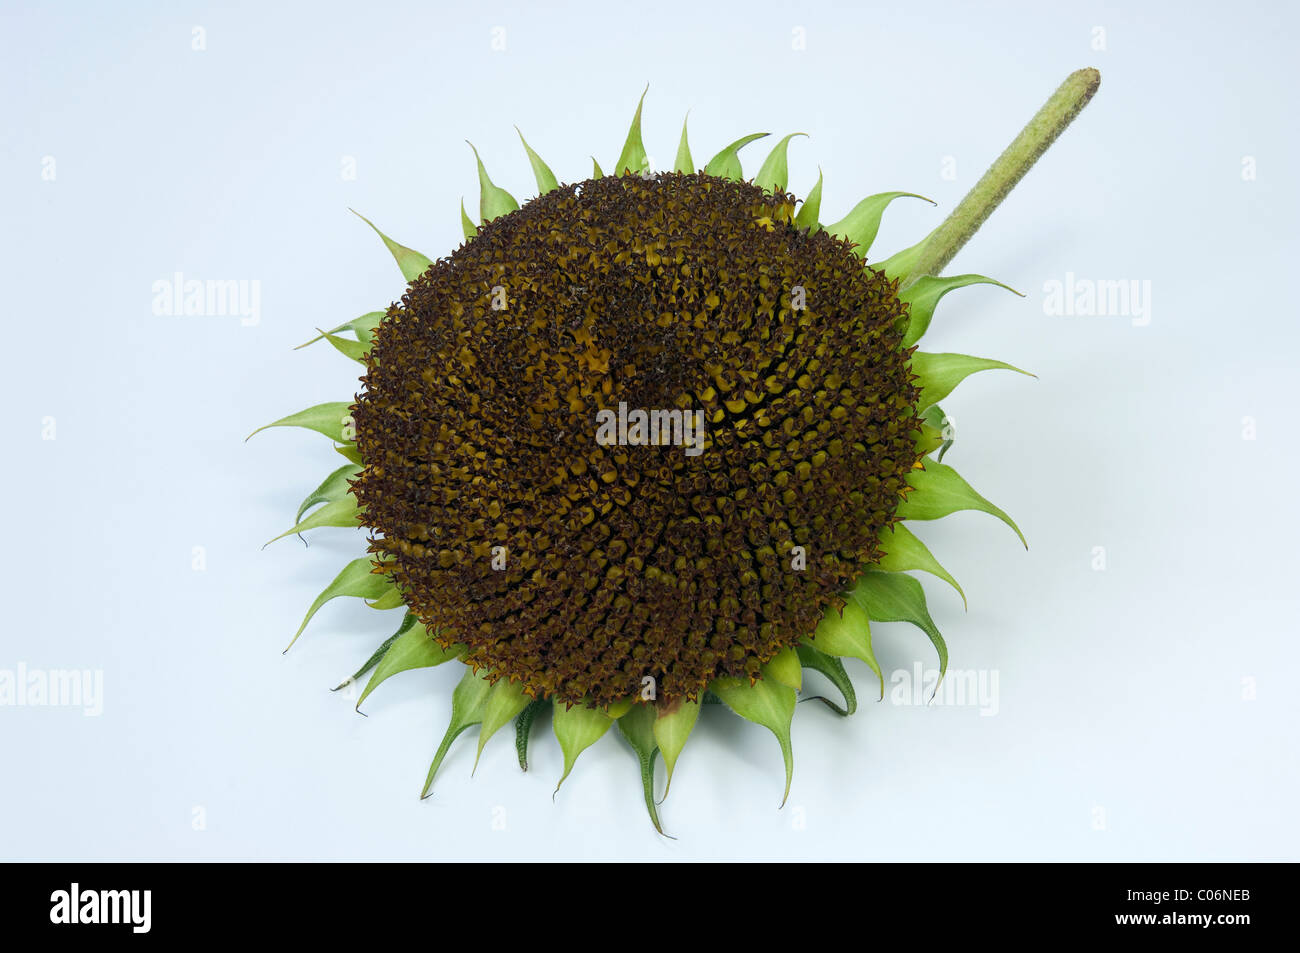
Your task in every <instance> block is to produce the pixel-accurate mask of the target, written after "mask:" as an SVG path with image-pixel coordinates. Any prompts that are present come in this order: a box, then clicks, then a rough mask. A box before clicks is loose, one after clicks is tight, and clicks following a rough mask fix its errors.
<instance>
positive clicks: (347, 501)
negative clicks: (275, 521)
mask: <svg viewBox="0 0 1300 953" xmlns="http://www.w3.org/2000/svg"><path fill="white" fill-rule="evenodd" d="M360 525H361V508H360V507H359V506H357V498H356V497H355V496H353V495H352V494H351V493H349V494H348V495H347V496H345V497H343V499H341V500H334V501H333V502H331V503H326V504H325V505H324V506H322V507H321V508H320V509H318V510H317V511H316V512H314V513H312V514H311V515H309V516H308V517H307V518H306V519H302V520H299V521H298V522H297V523H295V524H294V525H293V526H291V527H289V528H288V529H286V530H285V531H284V532H283V533H281V534H280V535H279V536H276V537H275V538H274V539H269V540H267V542H266V545H267V546H270V545H271V544H272V543H274V542H275V541H276V540H277V539H284V538H285V537H286V536H292V535H293V534H294V533H305V532H307V530H309V529H320V528H321V527H322V526H339V527H356V526H360Z"/></svg>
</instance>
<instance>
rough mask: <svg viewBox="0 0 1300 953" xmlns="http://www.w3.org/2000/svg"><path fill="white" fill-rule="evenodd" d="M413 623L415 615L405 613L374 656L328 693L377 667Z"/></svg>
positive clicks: (346, 685)
mask: <svg viewBox="0 0 1300 953" xmlns="http://www.w3.org/2000/svg"><path fill="white" fill-rule="evenodd" d="M415 622H416V618H415V615H414V614H413V613H410V612H408V613H406V615H405V616H403V617H402V624H401V625H399V626H398V627H397V631H396V632H394V633H393V634H392V635H390V636H389V637H388V638H386V639H384V641H383V642H382V643H380V645H379V648H377V649H375V651H374V654H373V655H371V656H370V658H368V659H367V660H366V662H365V664H364V665H362V666H361V667H360V668H359V669H357V670H356V671H355V672H353V673H352V675H351V676H349V677H348V678H347V679H345V680H344V681H342V682H340V683H339V684H338V685H335V686H334V687H333V688H331V689H330V691H332V692H337V691H339V690H340V689H344V688H347V687H348V685H350V684H351V683H353V682H355V681H356V680H357V679H358V678H360V677H361V676H362V675H364V674H366V672H368V671H370V670H371V669H372V668H374V667H375V666H376V665H378V664H379V660H380V659H382V658H383V657H384V653H385V652H387V651H388V649H389V646H391V645H392V644H393V643H394V642H396V641H397V640H398V638H399V637H400V636H401V635H402V633H404V632H405V631H406V630H407V629H409V628H410V627H411V626H413V625H415Z"/></svg>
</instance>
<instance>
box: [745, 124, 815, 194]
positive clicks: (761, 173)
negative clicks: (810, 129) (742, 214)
mask: <svg viewBox="0 0 1300 953" xmlns="http://www.w3.org/2000/svg"><path fill="white" fill-rule="evenodd" d="M795 136H805V137H806V136H807V133H804V132H792V133H790V135H788V136H786V137H785V138H784V139H782V140H781V141H780V142H778V143H777V144H776V146H775V148H773V149H772V151H771V152H770V153H768V156H767V158H766V159H764V160H763V164H762V166H760V167H759V170H758V175H756V176H754V184H755V185H757V186H758V187H759V188H760V189H767V190H768V191H769V192H775V191H777V190H778V189H779V190H781V191H785V186H786V182H787V181H788V180H789V178H790V168H789V164H788V161H787V157H786V153H787V151H788V150H789V148H790V140H791V139H793V138H794V137H795Z"/></svg>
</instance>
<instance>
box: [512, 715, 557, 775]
mask: <svg viewBox="0 0 1300 953" xmlns="http://www.w3.org/2000/svg"><path fill="white" fill-rule="evenodd" d="M550 705H551V703H550V701H549V700H548V699H545V698H534V699H533V700H532V701H531V702H529V703H528V707H527V708H525V709H524V710H523V711H521V712H520V713H519V717H518V718H516V719H515V753H516V754H518V755H519V770H520V771H527V770H528V739H529V737H530V736H531V733H532V730H533V722H534V721H536V720H537V715H538V713H539V712H541V710H542V709H543V708H549V707H550Z"/></svg>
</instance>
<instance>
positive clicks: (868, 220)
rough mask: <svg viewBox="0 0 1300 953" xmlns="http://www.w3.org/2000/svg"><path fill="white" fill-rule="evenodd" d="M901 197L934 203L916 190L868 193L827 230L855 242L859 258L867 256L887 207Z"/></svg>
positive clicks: (855, 249) (855, 250) (856, 253)
mask: <svg viewBox="0 0 1300 953" xmlns="http://www.w3.org/2000/svg"><path fill="white" fill-rule="evenodd" d="M900 198H909V199H920V200H921V201H923V202H929V203H930V204H931V205H933V204H934V202H933V201H931V200H930V199H927V198H926V197H925V196H924V195H917V194H916V193H914V192H881V193H879V194H877V195H868V196H867V197H866V198H865V199H863V200H862V201H861V202H859V203H858V204H857V205H855V206H853V211H851V212H849V214H848V215H845V216H844V217H843V218H842V219H840V220H839V221H838V222H836V223H835V224H834V225H827V226H826V231H828V232H830V233H831V234H832V235H835V236H837V237H839V238H846V239H848V240H849V241H851V242H853V244H854V248H853V254H855V255H857V256H858V257H859V258H866V257H867V252H869V251H870V250H871V245H872V243H873V242H875V240H876V233H877V232H879V231H880V219H881V217H882V216H883V215H884V214H885V209H886V208H888V207H889V203H890V202H892V201H894V199H900Z"/></svg>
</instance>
